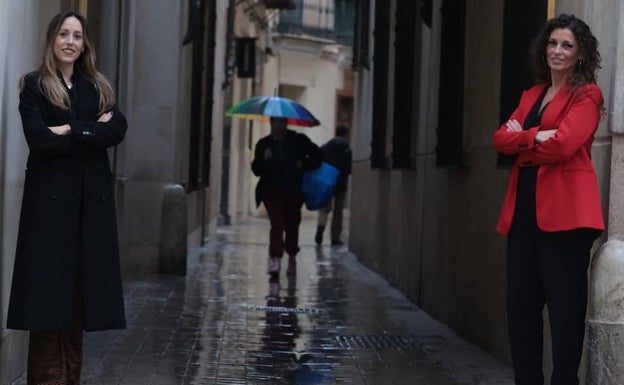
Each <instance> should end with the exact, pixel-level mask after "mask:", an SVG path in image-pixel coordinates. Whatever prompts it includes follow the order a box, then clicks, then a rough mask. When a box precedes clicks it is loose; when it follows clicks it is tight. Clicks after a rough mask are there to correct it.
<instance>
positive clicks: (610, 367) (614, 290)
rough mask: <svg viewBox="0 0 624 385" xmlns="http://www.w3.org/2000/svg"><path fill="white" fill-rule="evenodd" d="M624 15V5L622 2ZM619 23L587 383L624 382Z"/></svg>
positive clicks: (623, 39) (623, 74) (623, 48)
mask: <svg viewBox="0 0 624 385" xmlns="http://www.w3.org/2000/svg"><path fill="white" fill-rule="evenodd" d="M619 13H620V17H619V18H617V19H614V20H618V19H619V20H622V19H624V6H622V5H621V6H620V11H619ZM614 27H615V28H618V32H617V33H618V36H617V41H616V50H615V52H616V54H615V55H614V56H613V57H614V58H616V59H615V60H616V62H615V65H614V68H615V70H614V82H613V83H614V88H613V90H614V92H613V94H612V97H611V101H609V110H610V114H609V116H610V120H609V130H610V131H611V134H612V142H611V177H610V181H611V184H610V186H609V224H608V229H607V230H608V238H607V242H606V243H605V244H604V245H602V247H601V248H600V249H599V250H598V252H597V253H596V255H595V256H594V258H593V260H592V265H591V270H590V271H591V283H590V293H589V314H588V322H587V359H588V368H587V379H586V382H585V383H586V384H624V344H623V343H622V336H624V183H622V181H623V180H624V108H622V106H624V57H623V56H622V53H624V26H623V25H621V24H620V25H617V26H614Z"/></svg>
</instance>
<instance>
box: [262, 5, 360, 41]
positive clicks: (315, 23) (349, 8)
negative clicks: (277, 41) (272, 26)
mask: <svg viewBox="0 0 624 385" xmlns="http://www.w3.org/2000/svg"><path fill="white" fill-rule="evenodd" d="M265 1H266V0H265ZM293 2H294V3H295V9H290V10H285V9H282V10H280V18H279V23H278V24H277V32H278V33H280V34H284V35H295V36H298V37H308V38H312V39H322V40H327V41H331V42H335V43H337V44H342V45H351V44H353V26H354V21H355V0H333V1H331V0H293Z"/></svg>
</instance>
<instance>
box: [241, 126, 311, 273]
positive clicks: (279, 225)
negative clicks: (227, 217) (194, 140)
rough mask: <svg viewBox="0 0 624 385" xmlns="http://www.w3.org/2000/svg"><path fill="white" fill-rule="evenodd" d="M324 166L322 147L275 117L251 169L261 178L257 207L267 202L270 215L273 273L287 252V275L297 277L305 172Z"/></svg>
mask: <svg viewBox="0 0 624 385" xmlns="http://www.w3.org/2000/svg"><path fill="white" fill-rule="evenodd" d="M320 165H321V152H320V149H319V148H318V146H317V145H316V144H314V143H312V141H311V140H310V139H309V138H308V137H307V136H305V135H303V134H300V133H298V132H295V131H292V130H289V129H287V127H286V119H284V118H276V117H271V133H270V134H269V135H267V136H265V137H264V138H262V139H260V140H259V141H258V143H257V144H256V148H255V152H254V159H253V162H252V164H251V169H252V171H253V173H254V174H255V175H256V176H259V177H260V180H259V181H258V184H257V186H256V204H258V205H259V204H260V202H262V203H264V207H265V208H266V210H267V214H268V215H269V221H270V222H271V231H270V236H269V274H271V275H279V272H280V266H281V259H282V256H283V254H284V251H285V252H286V253H287V254H288V268H287V271H286V272H287V274H289V275H294V274H296V255H297V253H298V252H299V224H300V223H301V206H303V202H304V195H303V192H302V191H301V183H302V180H303V172H304V171H307V170H314V169H316V168H318V167H319V166H320Z"/></svg>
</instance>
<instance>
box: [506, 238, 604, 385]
mask: <svg viewBox="0 0 624 385" xmlns="http://www.w3.org/2000/svg"><path fill="white" fill-rule="evenodd" d="M596 235H597V233H596V231H595V230H591V229H575V230H570V231H559V232H544V231H541V230H539V229H537V228H536V227H535V228H534V229H533V231H526V228H523V229H515V230H514V229H513V228H512V232H511V233H510V235H509V238H508V243H507V318H508V326H509V343H510V348H511V356H512V361H513V367H514V371H515V378H516V384H517V385H542V384H543V383H544V375H543V372H542V354H543V353H542V350H543V349H542V348H543V347H542V341H543V320H542V310H543V309H544V305H546V307H547V308H548V316H549V319H550V329H551V337H552V355H553V373H552V376H551V382H550V383H551V385H577V384H578V383H579V380H578V374H577V372H578V368H579V364H580V360H581V354H582V351H583V339H584V336H585V312H586V307H587V268H588V265H589V259H590V250H591V246H592V243H593V241H594V239H595V238H596Z"/></svg>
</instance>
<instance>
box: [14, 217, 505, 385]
mask: <svg viewBox="0 0 624 385" xmlns="http://www.w3.org/2000/svg"><path fill="white" fill-rule="evenodd" d="M314 227H315V222H314V221H312V220H309V219H308V220H304V223H303V224H302V228H301V244H302V249H301V253H300V255H299V263H298V271H297V277H296V278H293V279H291V278H289V277H287V276H286V274H285V266H283V269H282V273H281V277H280V279H279V281H277V280H276V281H272V282H270V281H269V279H268V276H267V274H266V268H267V266H266V265H267V262H266V257H265V255H266V249H267V243H266V242H267V234H268V221H265V220H261V219H253V220H250V221H249V223H247V224H246V225H242V226H232V227H222V228H220V229H219V231H218V232H217V236H216V239H210V242H209V243H208V244H207V246H206V247H204V248H202V249H198V250H194V251H193V252H192V253H191V255H190V260H189V269H188V275H187V277H173V276H155V277H150V278H147V279H144V280H131V281H126V282H125V291H126V311H127V319H128V329H126V330H123V331H108V332H99V333H89V334H86V338H85V362H84V366H83V380H82V383H83V384H85V385H96V384H98V385H113V384H123V385H148V384H151V385H173V384H189V385H190V384H219V385H225V384H358V385H399V384H400V385H419V384H423V385H424V384H427V385H434V384H435V385H455V384H457V385H460V384H465V385H473V384H474V385H476V384H482V385H485V384H488V385H489V384H491V385H506V384H512V383H513V381H512V380H511V370H510V369H509V368H508V367H506V366H505V365H503V364H501V363H499V362H497V361H496V360H494V359H493V358H492V357H491V356H489V355H488V354H486V353H484V352H483V351H482V350H480V349H478V348H476V347H474V346H472V345H470V344H469V343H467V342H466V341H464V340H462V339H460V338H459V337H457V336H456V335H455V334H454V333H453V332H451V331H450V330H449V329H448V328H447V327H445V326H444V325H442V324H440V323H438V322H436V321H435V320H433V319H432V318H431V317H429V316H428V315H427V314H426V313H424V312H423V311H420V310H419V309H418V308H417V307H416V306H414V305H413V304H412V303H411V302H409V301H408V300H407V299H406V298H405V297H404V296H403V295H402V294H401V293H399V292H398V291H396V290H395V289H393V288H392V287H391V286H389V285H388V283H387V282H386V281H385V280H384V279H382V278H381V277H380V276H378V275H377V274H375V273H373V272H371V271H370V270H369V269H367V268H365V267H364V266H362V265H361V264H360V263H359V262H358V261H357V259H356V257H355V256H354V255H352V254H350V253H349V252H348V250H347V248H346V247H340V248H337V247H331V248H330V247H329V246H323V247H316V246H315V245H314V243H313V239H312V237H313V235H314ZM25 383H26V381H25V380H24V376H22V378H21V379H20V380H18V381H16V382H14V384H16V385H18V384H19V385H21V384H25Z"/></svg>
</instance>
